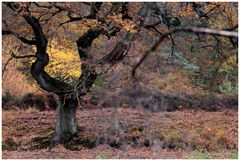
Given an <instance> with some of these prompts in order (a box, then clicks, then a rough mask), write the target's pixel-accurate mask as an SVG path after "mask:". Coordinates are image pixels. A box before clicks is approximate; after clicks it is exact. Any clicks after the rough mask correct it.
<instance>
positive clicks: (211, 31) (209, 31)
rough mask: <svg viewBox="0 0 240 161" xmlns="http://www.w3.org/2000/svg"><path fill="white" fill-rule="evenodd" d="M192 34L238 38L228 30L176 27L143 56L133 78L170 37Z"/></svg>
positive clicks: (133, 73)
mask: <svg viewBox="0 0 240 161" xmlns="http://www.w3.org/2000/svg"><path fill="white" fill-rule="evenodd" d="M179 31H184V32H191V33H199V34H206V35H216V36H225V37H230V38H232V37H234V38H238V32H235V31H226V30H218V29H209V28H203V27H192V26H185V27H176V28H174V29H172V30H171V31H169V32H166V33H163V34H162V35H161V37H160V38H159V39H158V41H157V42H156V43H155V44H154V45H153V46H152V47H151V48H150V49H149V50H148V51H147V52H146V53H145V54H144V55H143V57H142V58H141V59H140V61H139V62H138V63H137V64H136V65H135V66H134V68H133V70H132V77H133V78H135V74H136V70H137V68H138V67H139V66H140V65H141V64H142V62H143V61H144V60H145V59H146V58H147V56H148V55H150V54H151V53H152V52H153V51H155V50H156V49H157V47H158V46H159V44H160V43H161V42H162V41H163V40H164V39H165V38H167V37H168V36H169V35H171V34H173V33H176V32H179Z"/></svg>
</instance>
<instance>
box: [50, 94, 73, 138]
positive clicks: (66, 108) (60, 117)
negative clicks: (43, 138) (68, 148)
mask: <svg viewBox="0 0 240 161" xmlns="http://www.w3.org/2000/svg"><path fill="white" fill-rule="evenodd" d="M77 105H78V101H77V99H76V98H73V97H70V98H65V97H60V100H59V106H58V110H57V122H56V136H55V143H60V142H63V141H66V140H67V139H69V138H71V137H72V136H74V135H75V134H76V133H77V119H76V111H77Z"/></svg>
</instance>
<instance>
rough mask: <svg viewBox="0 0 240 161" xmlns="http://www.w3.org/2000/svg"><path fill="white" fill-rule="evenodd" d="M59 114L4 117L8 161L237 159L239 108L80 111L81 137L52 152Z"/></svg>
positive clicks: (17, 112) (23, 113)
mask: <svg viewBox="0 0 240 161" xmlns="http://www.w3.org/2000/svg"><path fill="white" fill-rule="evenodd" d="M55 116H56V113H55V111H54V110H48V111H38V110H37V109H34V108H29V109H27V110H20V109H18V108H15V109H11V110H3V111H2V118H3V119H2V120H3V121H2V148H3V152H2V158H3V159H60V158H66V159H119V158H120V159H132V158H135V159H145V158H146V159H156V158H157V159H164V158H168V159H169V158H172V159H173V158H175V159H180V158H183V159H187V158H192V159H207V158H209V159H210V158H221V159H227V158H228V159H236V158H237V157H238V152H237V149H238V112H237V108H235V109H233V108H231V109H221V110H220V111H215V112H209V111H204V110H192V109H182V110H178V111H174V112H154V113H153V112H150V111H147V110H144V109H132V108H104V109H78V112H77V119H78V125H79V127H78V128H79V132H78V135H77V136H75V137H74V138H73V139H72V140H71V141H70V142H67V143H64V144H60V145H56V146H54V147H53V148H50V140H51V139H52V137H53V136H54V126H55Z"/></svg>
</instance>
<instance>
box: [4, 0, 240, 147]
mask: <svg viewBox="0 0 240 161" xmlns="http://www.w3.org/2000/svg"><path fill="white" fill-rule="evenodd" d="M229 5H231V6H232V7H233V8H235V10H234V11H236V10H237V4H236V3H229ZM221 6H223V7H224V6H226V3H222V4H221V3H210V2H205V3H187V2H184V3H155V2H151V3H130V2H111V3H110V2H109V3H102V2H82V3H80V2H79V3H60V2H59V3H58V2H51V3H50V2H42V3H38V2H16V3H14V2H4V3H3V28H2V34H3V36H4V37H5V36H6V37H7V36H14V37H16V38H17V39H18V40H19V44H20V45H22V44H25V45H29V46H31V47H33V48H34V49H35V53H28V54H27V55H26V54H24V55H22V54H18V53H10V54H12V57H11V59H12V58H19V59H20V58H35V61H34V62H33V63H32V64H31V75H32V77H33V78H34V79H35V80H36V82H37V83H38V85H39V86H40V87H41V88H42V89H44V90H46V91H48V92H51V93H55V94H56V95H57V96H58V98H59V108H58V115H57V123H56V124H57V125H56V137H55V141H56V142H57V143H58V142H60V141H61V140H64V139H65V138H68V137H70V136H72V135H74V134H76V133H77V122H76V109H77V107H78V104H79V103H80V104H81V102H82V98H83V97H84V96H85V95H86V94H88V93H89V92H90V91H91V88H92V87H93V84H94V82H95V81H96V79H97V78H98V77H99V76H100V75H104V74H105V73H107V72H108V71H109V70H111V69H112V68H115V66H117V65H118V64H119V63H123V62H124V61H125V62H124V63H126V62H127V64H128V65H130V66H131V68H132V76H133V78H134V79H136V78H137V76H136V72H137V69H138V68H139V67H140V65H141V64H142V63H143V61H144V60H145V59H146V58H147V57H148V55H150V54H151V53H153V52H156V51H158V46H159V45H160V43H162V42H163V40H170V42H171V45H169V47H170V49H171V52H170V54H169V55H170V58H171V59H172V60H174V59H176V58H177V56H176V54H175V53H176V52H175V51H176V50H177V49H178V50H179V48H180V47H181V48H185V50H192V51H193V50H196V49H198V50H202V49H204V48H211V49H212V50H216V52H217V54H216V55H217V56H218V58H219V59H221V60H226V59H228V57H229V56H232V55H235V54H236V55H237V51H236V50H234V49H236V48H237V47H238V42H237V38H238V34H237V32H236V31H235V30H236V29H237V28H238V26H237V24H236V22H235V21H234V20H233V19H236V20H237V18H236V17H235V18H234V17H232V15H229V16H228V23H226V24H224V25H220V24H219V23H220V22H219V21H220V20H218V15H219V14H222V15H224V14H225V13H224V11H222V8H221ZM234 11H233V12H234ZM190 12H191V14H192V15H194V17H191V16H190V15H188V13H190ZM74 23H75V24H77V25H78V26H77V27H75V28H74V27H71V26H69V25H71V24H74ZM93 24H94V25H93ZM81 25H85V26H84V27H83V26H81ZM81 27H82V28H81ZM86 28H87V29H86ZM79 31H80V32H81V31H83V33H82V34H79ZM148 32H152V33H154V34H153V35H154V36H153V42H152V43H151V44H149V45H148V46H149V47H148V49H147V50H146V49H145V50H144V52H143V53H140V54H138V55H135V58H132V57H130V56H129V51H130V50H131V49H132V46H133V44H134V42H140V43H142V44H143V43H144V33H148ZM177 34H178V35H177ZM176 35H177V36H176ZM202 35H204V36H205V37H206V35H211V36H209V37H210V38H209V39H208V40H204V37H203V36H202ZM101 36H103V37H104V38H105V40H107V41H116V40H115V39H116V37H117V38H118V40H117V43H115V44H116V45H115V47H113V48H104V49H103V50H104V54H101V53H100V52H99V54H92V53H91V50H93V49H94V48H95V46H94V42H95V41H97V40H98V39H100V37H101ZM221 36H223V37H224V38H223V37H221ZM57 37H61V38H64V37H66V38H68V39H69V38H70V39H71V40H72V42H71V43H75V44H76V45H77V52H78V54H79V59H80V60H81V64H79V66H81V75H80V77H79V78H78V79H77V80H76V82H75V83H74V84H70V83H68V82H65V81H64V80H60V79H58V78H57V77H54V76H52V75H50V74H49V73H48V72H47V71H46V70H45V67H46V66H47V65H48V64H49V61H50V60H49V55H48V53H47V48H48V46H50V45H51V43H49V42H51V40H52V39H53V38H57ZM184 37H187V38H191V37H193V39H194V41H198V42H199V44H198V45H193V44H192V45H191V42H193V41H192V40H193V39H192V40H190V41H188V40H183V39H184ZM61 38H60V39H61ZM107 41H106V42H107ZM102 43H103V44H104V42H102ZM222 44H224V45H226V46H227V47H228V49H227V51H230V50H233V51H235V52H234V53H233V54H229V55H227V54H226V51H224V50H226V48H225V49H223V46H224V45H222ZM199 45H200V46H199ZM59 46H61V44H59ZM20 50H24V49H20ZM20 50H19V51H20ZM28 51H30V50H28ZM25 53H26V52H25ZM187 56H188V57H189V55H187ZM136 58H137V59H136ZM218 58H216V61H219V59H218ZM195 61H196V60H195ZM213 64H214V63H213ZM213 64H211V65H213ZM6 65H7V64H6ZM203 66H204V65H203ZM53 68H54V67H53ZM4 70H5V68H3V72H4Z"/></svg>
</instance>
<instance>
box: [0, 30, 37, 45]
mask: <svg viewBox="0 0 240 161" xmlns="http://www.w3.org/2000/svg"><path fill="white" fill-rule="evenodd" d="M2 35H13V36H15V37H16V38H17V39H19V40H20V41H22V42H23V43H25V44H28V45H36V41H35V40H29V39H26V38H24V37H22V36H20V35H19V34H17V33H14V32H12V31H10V30H2Z"/></svg>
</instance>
